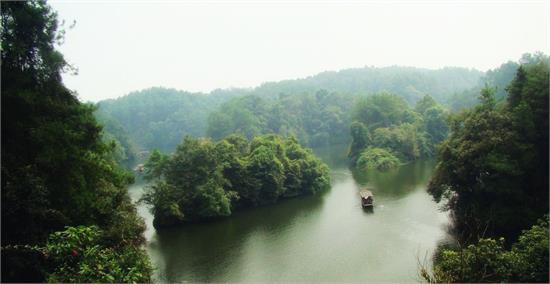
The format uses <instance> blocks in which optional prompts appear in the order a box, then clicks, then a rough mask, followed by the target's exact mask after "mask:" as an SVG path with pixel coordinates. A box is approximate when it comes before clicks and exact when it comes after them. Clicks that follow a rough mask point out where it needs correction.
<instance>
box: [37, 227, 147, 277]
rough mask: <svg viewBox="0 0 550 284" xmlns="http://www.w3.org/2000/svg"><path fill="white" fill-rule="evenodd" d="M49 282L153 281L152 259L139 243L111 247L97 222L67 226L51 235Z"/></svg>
mask: <svg viewBox="0 0 550 284" xmlns="http://www.w3.org/2000/svg"><path fill="white" fill-rule="evenodd" d="M45 254H46V255H47V258H48V267H49V268H48V273H47V275H46V279H47V281H48V282H56V283H60V282H61V283H68V282H70V283H91V282H94V283H96V282H111V283H112V282H115V283H121V282H125V283H128V282H150V281H151V272H152V268H151V263H150V262H149V259H148V257H147V255H146V253H145V252H144V251H143V250H142V249H141V248H140V247H139V246H135V245H131V244H130V245H123V246H118V247H108V246H106V245H105V241H104V240H103V232H102V231H101V230H99V228H98V227H96V226H89V227H85V226H79V227H67V228H66V230H64V231H61V232H55V233H53V234H51V235H50V237H49V240H48V244H47V245H46V249H45Z"/></svg>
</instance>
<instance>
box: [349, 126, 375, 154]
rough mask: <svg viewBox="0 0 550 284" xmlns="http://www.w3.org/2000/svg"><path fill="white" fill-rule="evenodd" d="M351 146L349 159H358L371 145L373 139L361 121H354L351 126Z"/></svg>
mask: <svg viewBox="0 0 550 284" xmlns="http://www.w3.org/2000/svg"><path fill="white" fill-rule="evenodd" d="M350 133H351V145H350V148H349V152H348V157H350V158H354V157H358V156H359V154H360V152H361V151H362V150H363V149H365V148H366V147H367V146H368V145H369V144H371V137H370V133H369V129H368V128H367V126H366V125H365V124H363V123H361V122H359V121H354V122H352V123H351V126H350Z"/></svg>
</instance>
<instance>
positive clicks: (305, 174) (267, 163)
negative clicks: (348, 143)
mask: <svg viewBox="0 0 550 284" xmlns="http://www.w3.org/2000/svg"><path fill="white" fill-rule="evenodd" d="M151 158H152V159H157V158H156V156H152V157H151ZM146 165H149V166H153V167H154V165H158V163H154V162H148V163H147V164H146ZM147 171H151V172H158V173H159V174H158V175H156V177H158V179H157V180H156V181H155V183H154V184H153V185H152V186H151V187H150V188H149V189H148V192H147V193H146V194H145V195H144V197H143V199H142V200H143V201H144V202H146V203H147V204H150V205H152V209H151V210H152V213H153V215H154V216H155V219H154V225H155V226H156V227H164V226H171V225H176V224H180V223H183V222H189V221H197V220H204V219H211V218H217V217H223V216H228V215H230V214H231V213H232V211H233V210H235V209H237V208H242V207H248V206H257V205H261V204H269V203H274V202H276V201H277V200H279V199H280V198H285V197H291V196H296V195H302V194H314V193H316V192H318V191H320V190H323V189H326V188H328V186H329V183H330V180H329V175H328V167H327V166H326V165H325V164H323V163H322V162H321V161H320V160H319V159H317V158H316V157H315V156H314V155H313V153H312V152H311V151H310V150H307V149H304V148H303V147H302V146H300V145H299V144H298V142H297V141H296V139H293V138H281V137H280V136H276V135H265V136H258V137H256V138H254V139H253V140H252V141H251V142H248V141H247V140H246V139H245V138H243V137H241V136H236V135H232V136H228V137H227V138H225V139H223V140H220V141H218V142H213V141H211V140H209V139H194V138H190V137H186V138H185V139H184V141H183V143H182V144H181V145H179V146H178V148H177V150H176V152H175V153H174V154H173V155H171V156H170V157H168V158H167V160H166V162H165V163H164V164H163V166H162V167H160V168H152V169H147Z"/></svg>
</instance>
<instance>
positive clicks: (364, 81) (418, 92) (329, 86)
mask: <svg viewBox="0 0 550 284" xmlns="http://www.w3.org/2000/svg"><path fill="white" fill-rule="evenodd" d="M483 74H484V73H483V72H481V71H478V70H475V69H466V68H458V67H447V68H442V69H437V70H431V69H424V68H415V67H399V66H391V67H382V68H377V67H364V68H353V69H345V70H341V71H337V72H335V71H327V72H323V73H319V74H317V75H315V76H310V77H307V78H304V79H297V80H285V81H280V82H269V83H264V84H262V85H261V86H259V87H257V88H255V89H254V90H253V91H252V93H253V94H256V95H263V96H273V95H277V94H279V93H285V94H292V93H304V92H307V93H314V92H316V91H318V90H320V89H324V90H327V91H328V92H338V93H346V94H372V93H379V92H389V93H393V94H396V95H398V96H400V97H402V98H404V99H405V100H406V101H407V102H408V103H409V104H414V103H416V102H417V101H418V100H420V99H421V98H422V97H423V96H424V95H426V94H429V95H430V96H432V97H433V98H434V99H435V100H437V101H438V102H441V103H445V102H447V101H448V100H449V98H450V97H451V96H452V95H453V94H454V93H456V92H460V91H463V90H465V89H469V88H472V87H473V86H475V85H476V84H477V83H478V82H479V80H480V79H481V77H482V76H483Z"/></svg>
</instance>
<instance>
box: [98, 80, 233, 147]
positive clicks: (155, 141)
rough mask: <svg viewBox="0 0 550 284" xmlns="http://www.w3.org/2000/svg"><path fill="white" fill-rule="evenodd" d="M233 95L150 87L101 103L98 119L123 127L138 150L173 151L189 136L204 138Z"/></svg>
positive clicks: (222, 92)
mask: <svg viewBox="0 0 550 284" xmlns="http://www.w3.org/2000/svg"><path fill="white" fill-rule="evenodd" d="M233 96H235V94H233V93H227V92H224V91H217V92H213V93H211V94H208V95H207V94H201V93H189V92H184V91H178V90H174V89H166V88H150V89H146V90H142V91H138V92H132V93H129V94H128V95H125V96H123V97H120V98H117V99H109V100H104V101H101V102H99V103H98V110H97V116H99V117H101V118H103V119H102V121H105V122H106V123H109V121H115V122H116V123H118V124H119V125H121V126H122V127H123V128H124V130H125V131H126V133H127V135H128V136H129V137H130V139H131V140H132V141H133V142H134V144H135V145H136V146H137V148H138V149H141V150H150V149H160V150H163V151H172V150H173V149H175V146H176V145H178V144H179V143H180V142H181V140H182V138H183V137H184V136H185V135H191V136H195V137H200V136H204V135H205V130H206V127H207V118H208V115H209V114H210V112H212V111H214V110H216V109H217V108H218V107H219V106H220V104H222V103H223V102H225V101H227V100H228V99H230V98H231V97H233ZM106 118H108V119H106ZM106 128H108V127H106ZM115 136H116V135H115Z"/></svg>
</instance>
